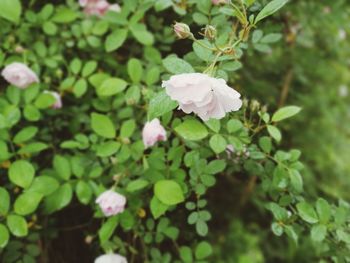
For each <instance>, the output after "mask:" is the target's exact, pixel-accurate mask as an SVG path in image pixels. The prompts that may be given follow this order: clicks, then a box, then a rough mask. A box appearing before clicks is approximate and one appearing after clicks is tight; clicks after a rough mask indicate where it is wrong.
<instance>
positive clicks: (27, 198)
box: [14, 192, 43, 216]
mask: <svg viewBox="0 0 350 263" xmlns="http://www.w3.org/2000/svg"><path fill="white" fill-rule="evenodd" d="M42 198H43V195H42V194H40V193H37V192H26V193H23V194H21V195H20V196H18V197H17V199H16V201H15V204H14V210H15V212H16V214H18V215H21V216H26V215H29V214H31V213H33V212H34V211H35V210H36V209H37V207H38V205H39V203H40V201H41V199H42Z"/></svg>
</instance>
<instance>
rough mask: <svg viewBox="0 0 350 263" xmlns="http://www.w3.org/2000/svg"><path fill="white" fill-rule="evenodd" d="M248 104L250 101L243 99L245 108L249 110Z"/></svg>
mask: <svg viewBox="0 0 350 263" xmlns="http://www.w3.org/2000/svg"><path fill="white" fill-rule="evenodd" d="M248 103H249V101H248V100H247V99H246V98H244V99H243V107H244V108H247V107H248Z"/></svg>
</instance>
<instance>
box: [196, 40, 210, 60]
mask: <svg viewBox="0 0 350 263" xmlns="http://www.w3.org/2000/svg"><path fill="white" fill-rule="evenodd" d="M198 42H199V43H202V44H203V45H206V46H210V43H209V41H207V40H198ZM192 46H193V51H194V53H196V55H197V57H199V58H200V59H201V60H204V61H210V60H211V59H213V51H211V50H210V49H207V48H205V47H203V46H201V45H200V44H198V43H197V42H194V43H193V45H192Z"/></svg>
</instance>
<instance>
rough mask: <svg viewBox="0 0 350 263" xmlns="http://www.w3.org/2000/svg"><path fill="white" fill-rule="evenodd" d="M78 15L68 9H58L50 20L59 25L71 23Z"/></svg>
mask: <svg viewBox="0 0 350 263" xmlns="http://www.w3.org/2000/svg"><path fill="white" fill-rule="evenodd" d="M78 16H79V13H78V12H76V11H75V10H72V9H70V8H68V7H59V8H56V13H55V14H54V16H53V17H52V18H51V21H53V22H56V23H61V24H66V23H71V22H73V21H74V20H75V19H77V18H78Z"/></svg>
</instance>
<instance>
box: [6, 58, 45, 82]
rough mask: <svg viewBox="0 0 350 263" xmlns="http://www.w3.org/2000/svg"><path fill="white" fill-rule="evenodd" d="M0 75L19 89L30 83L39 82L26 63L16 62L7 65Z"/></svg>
mask: <svg viewBox="0 0 350 263" xmlns="http://www.w3.org/2000/svg"><path fill="white" fill-rule="evenodd" d="M1 75H2V76H3V77H4V78H5V79H6V80H7V81H8V82H9V83H10V84H12V85H14V86H16V87H18V88H20V89H25V88H27V87H28V86H29V85H31V84H32V83H35V82H36V83H38V82H39V79H38V77H37V75H36V74H35V73H34V72H33V71H32V70H31V69H30V68H28V66H27V65H24V64H22V63H18V62H14V63H12V64H9V65H7V66H6V67H5V68H4V69H3V71H2V72H1Z"/></svg>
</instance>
